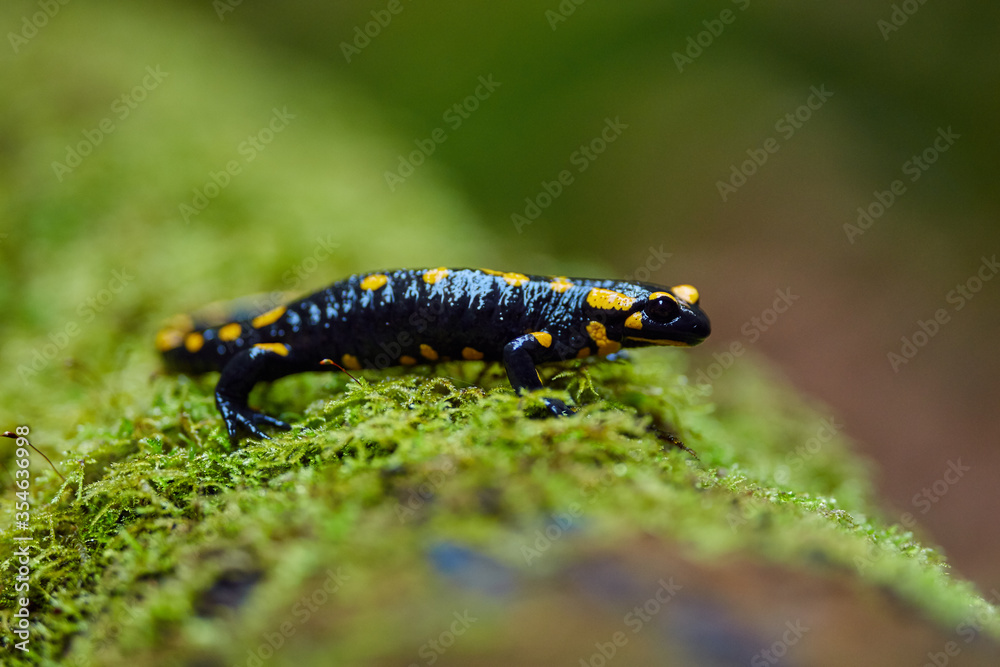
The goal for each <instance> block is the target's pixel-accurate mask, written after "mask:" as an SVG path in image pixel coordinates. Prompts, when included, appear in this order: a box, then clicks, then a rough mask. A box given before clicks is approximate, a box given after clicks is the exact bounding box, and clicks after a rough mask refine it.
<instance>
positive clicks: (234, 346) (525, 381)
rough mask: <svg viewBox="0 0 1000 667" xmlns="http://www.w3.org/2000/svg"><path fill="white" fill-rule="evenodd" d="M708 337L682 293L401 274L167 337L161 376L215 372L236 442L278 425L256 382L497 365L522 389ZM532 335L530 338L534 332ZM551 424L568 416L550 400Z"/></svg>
mask: <svg viewBox="0 0 1000 667" xmlns="http://www.w3.org/2000/svg"><path fill="white" fill-rule="evenodd" d="M709 332H710V324H709V321H708V317H707V316H706V315H705V313H704V312H702V310H701V308H700V307H699V305H698V294H697V291H695V290H694V288H691V287H689V286H686V285H681V286H676V287H673V288H667V287H661V286H659V285H652V284H649V283H637V282H623V281H615V280H590V279H582V278H552V277H548V276H525V275H522V274H518V273H504V274H501V273H500V272H496V271H486V270H481V269H444V268H441V269H418V270H411V269H404V270H398V271H386V272H382V273H374V274H362V275H356V276H351V277H350V278H347V279H346V280H342V281H340V282H336V283H334V284H333V285H330V286H329V287H327V288H326V289H324V290H321V291H319V292H316V293H315V294H312V295H310V296H307V297H305V298H302V299H299V300H298V301H294V302H292V303H289V304H287V305H286V306H283V307H280V308H278V309H276V310H272V311H269V312H268V313H267V314H264V315H261V316H259V317H257V318H256V319H255V318H254V317H251V316H247V317H242V318H238V319H234V320H231V321H230V322H228V323H227V324H225V325H224V326H220V327H211V328H200V327H198V325H196V324H193V323H191V322H190V321H189V323H188V325H187V326H176V327H172V328H168V329H165V330H164V331H162V332H160V335H159V336H158V337H157V346H158V347H159V349H160V351H161V352H162V353H163V356H164V359H165V360H166V362H167V365H168V367H169V368H171V369H172V370H175V371H180V372H187V373H203V372H206V371H212V370H218V371H221V374H220V376H219V382H218V385H217V386H216V390H215V403H216V405H217V406H218V408H219V412H220V413H221V414H222V418H223V421H224V422H225V425H226V431H227V433H228V434H229V437H230V439H231V440H232V441H233V442H237V441H238V440H239V438H240V436H241V434H243V433H246V434H248V435H250V436H251V437H254V438H261V439H267V437H268V436H267V435H266V434H265V433H264V432H263V431H262V430H261V427H264V426H269V427H273V428H278V429H283V430H287V429H289V428H290V426H289V425H288V424H286V423H285V422H283V421H281V420H279V419H275V418H274V417H270V416H268V415H266V414H263V413H261V412H257V411H255V410H252V409H251V408H250V407H249V406H248V405H247V397H248V396H249V394H250V390H251V389H253V387H254V385H256V384H257V383H258V382H267V381H271V380H276V379H278V378H281V377H284V376H286V375H291V374H293V373H302V372H306V371H324V370H325V371H329V370H336V369H337V366H335V365H333V364H330V361H333V362H336V364H339V365H342V366H344V367H346V368H348V369H352V370H353V369H358V368H386V367H389V366H399V365H414V364H426V363H437V362H442V361H451V360H463V359H466V360H473V359H482V360H484V361H502V362H503V364H504V366H505V367H506V369H507V377H508V379H509V380H510V384H511V387H513V389H514V390H515V391H516V392H518V393H522V392H524V391H534V390H536V389H540V388H541V387H542V382H541V380H540V379H539V377H538V373H537V371H536V369H535V367H536V366H537V365H538V364H544V363H549V362H554V361H562V360H566V359H574V358H582V357H585V356H590V355H593V354H599V355H601V356H607V355H608V354H610V353H613V352H616V351H618V349H619V348H622V347H625V348H628V347H641V346H647V345H678V346H690V345H697V344H698V343H700V342H701V341H703V340H704V339H705V338H706V337H707V336H708V335H709ZM536 334H537V335H536ZM544 400H545V405H546V406H547V407H548V410H549V412H550V413H551V414H552V415H555V416H565V415H570V414H573V411H572V410H571V409H570V408H569V407H568V406H567V405H566V404H565V403H563V402H562V401H560V400H557V399H551V398H546V399H544Z"/></svg>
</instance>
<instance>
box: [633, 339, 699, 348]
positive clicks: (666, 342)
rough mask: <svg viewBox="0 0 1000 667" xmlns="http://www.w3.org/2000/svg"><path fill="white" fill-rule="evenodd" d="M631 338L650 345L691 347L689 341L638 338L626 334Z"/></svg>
mask: <svg viewBox="0 0 1000 667" xmlns="http://www.w3.org/2000/svg"><path fill="white" fill-rule="evenodd" d="M626 338H628V339H629V340H636V341H639V342H640V343H649V344H650V345H673V346H674V347H691V345H690V344H689V343H681V342H679V341H676V340H655V339H653V338H637V337H636V336H626Z"/></svg>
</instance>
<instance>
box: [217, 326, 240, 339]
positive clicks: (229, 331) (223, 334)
mask: <svg viewBox="0 0 1000 667" xmlns="http://www.w3.org/2000/svg"><path fill="white" fill-rule="evenodd" d="M241 333H243V327H241V326H240V325H239V324H238V323H237V322H233V323H232V324H227V325H226V326H224V327H222V328H220V329H219V340H223V341H226V342H229V341H231V340H236V339H237V338H239V337H240V334H241Z"/></svg>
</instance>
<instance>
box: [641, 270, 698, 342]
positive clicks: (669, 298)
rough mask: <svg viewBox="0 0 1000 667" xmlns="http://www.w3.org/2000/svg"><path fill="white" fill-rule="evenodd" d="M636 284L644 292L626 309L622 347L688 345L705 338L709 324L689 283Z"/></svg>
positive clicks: (694, 290)
mask: <svg viewBox="0 0 1000 667" xmlns="http://www.w3.org/2000/svg"><path fill="white" fill-rule="evenodd" d="M639 286H640V287H641V288H642V289H643V292H644V294H643V295H642V296H639V297H638V298H637V300H636V302H635V304H634V305H633V306H632V308H630V309H629V310H630V311H631V312H630V314H629V316H628V317H627V318H626V320H625V327H624V329H623V331H622V345H623V346H625V347H640V346H643V345H680V346H690V345H697V344H698V343H700V342H702V341H703V340H705V339H706V338H708V335H709V334H710V333H711V332H712V325H711V324H710V323H709V321H708V316H707V315H705V313H704V312H703V311H702V309H701V307H700V306H699V305H698V301H699V295H698V290H696V289H695V288H694V287H692V286H691V285H675V286H673V287H671V288H669V289H666V288H663V287H659V286H657V285H649V284H641V285H639Z"/></svg>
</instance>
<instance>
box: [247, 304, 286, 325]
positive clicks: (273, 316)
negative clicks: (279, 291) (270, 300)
mask: <svg viewBox="0 0 1000 667" xmlns="http://www.w3.org/2000/svg"><path fill="white" fill-rule="evenodd" d="M285 310H286V309H285V307H284V306H278V307H277V308H272V309H271V310H269V311H267V312H266V313H263V314H261V315H258V316H257V317H255V318H253V319H252V320H250V324H252V325H253V328H254V329H260V328H261V327H266V326H267V325H268V324H274V323H275V322H277V321H278V319H279V318H280V317H281V316H282V315H284V314H285Z"/></svg>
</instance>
